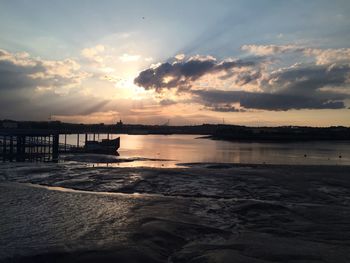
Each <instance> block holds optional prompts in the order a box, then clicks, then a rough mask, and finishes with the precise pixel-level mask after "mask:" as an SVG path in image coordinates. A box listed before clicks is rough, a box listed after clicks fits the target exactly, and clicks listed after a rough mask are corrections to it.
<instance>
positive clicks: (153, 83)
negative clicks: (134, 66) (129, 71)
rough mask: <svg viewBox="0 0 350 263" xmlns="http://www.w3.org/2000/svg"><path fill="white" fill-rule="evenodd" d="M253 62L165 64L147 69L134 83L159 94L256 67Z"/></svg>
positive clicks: (210, 60)
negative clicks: (234, 69)
mask: <svg viewBox="0 0 350 263" xmlns="http://www.w3.org/2000/svg"><path fill="white" fill-rule="evenodd" d="M254 65H255V62H253V61H242V60H235V61H221V62H217V61H216V60H214V59H212V58H206V59H190V60H188V61H186V62H174V63H169V62H165V63H162V64H160V65H159V66H157V67H156V68H149V69H146V70H144V71H142V72H140V74H139V75H138V77H137V78H135V80H134V83H135V84H136V85H138V86H141V87H143V88H145V89H154V90H156V91H157V92H159V91H161V90H162V89H163V88H176V87H178V88H184V87H185V88H186V87H187V88H189V87H190V86H191V84H192V82H193V81H195V80H197V79H199V78H200V77H202V76H204V75H207V74H213V73H219V72H226V73H227V74H231V70H232V69H233V68H241V67H251V66H254Z"/></svg>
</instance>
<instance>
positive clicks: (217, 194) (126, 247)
mask: <svg viewBox="0 0 350 263" xmlns="http://www.w3.org/2000/svg"><path fill="white" fill-rule="evenodd" d="M186 166H187V167H188V168H172V169H156V168H96V167H95V168H92V167H87V166H84V165H72V164H56V165H55V164H41V165H37V164H33V165H28V164H25V165H22V166H21V165H18V164H17V165H11V164H7V165H4V166H3V167H2V169H0V207H1V217H0V261H1V262H253V263H254V262H295V263H303V262H311V263H314V262H344V263H345V262H350V223H349V222H350V177H349V176H350V167H348V166H321V167H318V166H283V165H232V164H187V165H186Z"/></svg>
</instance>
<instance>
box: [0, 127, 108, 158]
mask: <svg viewBox="0 0 350 263" xmlns="http://www.w3.org/2000/svg"><path fill="white" fill-rule="evenodd" d="M60 135H63V136H64V137H63V142H60ZM67 135H72V133H65V132H61V133H60V132H59V131H54V130H33V129H0V161H1V160H2V161H3V162H13V161H16V162H24V161H30V162H38V161H44V162H49V161H53V162H57V161H58V157H59V154H60V153H83V152H84V151H85V149H84V145H81V143H80V136H81V135H83V136H84V135H85V144H86V142H87V141H88V139H89V137H90V135H92V138H93V141H95V140H96V139H97V140H98V139H99V138H100V134H99V133H84V134H79V133H76V136H77V141H76V144H75V145H72V144H68V143H67ZM109 138H110V134H107V139H109ZM61 139H62V138H61Z"/></svg>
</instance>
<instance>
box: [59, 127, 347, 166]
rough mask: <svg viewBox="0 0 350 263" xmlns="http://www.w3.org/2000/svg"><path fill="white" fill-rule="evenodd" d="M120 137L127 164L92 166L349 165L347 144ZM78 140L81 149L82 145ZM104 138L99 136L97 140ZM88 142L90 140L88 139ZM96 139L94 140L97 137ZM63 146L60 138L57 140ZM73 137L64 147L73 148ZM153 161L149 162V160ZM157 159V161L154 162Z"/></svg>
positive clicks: (70, 137)
mask: <svg viewBox="0 0 350 263" xmlns="http://www.w3.org/2000/svg"><path fill="white" fill-rule="evenodd" d="M118 136H120V137H121V147H120V149H119V150H118V153H119V155H120V156H119V157H116V159H123V160H127V159H135V160H134V161H127V162H118V163H117V162H114V163H109V164H106V163H98V162H96V163H94V164H91V165H94V166H109V167H140V166H147V167H178V166H177V164H178V163H191V162H203V163H210V162H213V163H256V164H262V163H266V164H306V165H350V147H349V146H350V141H334V142H329V141H324V142H319V141H318V142H289V143H271V142H266V143H260V142H227V141H217V140H210V139H198V137H200V135H126V134H122V135H113V136H111V138H116V137H118ZM84 138H85V137H84V136H83V135H81V136H80V145H83V144H84ZM104 138H107V135H100V136H99V139H104ZM90 139H92V137H91V136H90ZM96 139H97V136H96ZM60 140H61V142H62V138H61V139H60ZM76 141H77V137H76V135H69V136H67V143H70V144H76ZM149 159H152V160H149ZM156 159H158V160H156Z"/></svg>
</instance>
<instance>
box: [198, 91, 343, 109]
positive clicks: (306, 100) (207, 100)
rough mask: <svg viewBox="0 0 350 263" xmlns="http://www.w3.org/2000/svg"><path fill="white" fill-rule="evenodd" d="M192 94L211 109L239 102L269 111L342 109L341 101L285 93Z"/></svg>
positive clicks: (228, 92) (234, 92) (248, 107)
mask: <svg viewBox="0 0 350 263" xmlns="http://www.w3.org/2000/svg"><path fill="white" fill-rule="evenodd" d="M192 94H193V95H194V96H195V97H196V99H197V101H198V102H200V103H202V104H204V105H206V104H209V105H212V106H211V107H212V109H214V110H215V108H216V107H222V105H229V104H230V103H239V104H240V106H241V107H243V108H245V109H260V110H270V111H287V110H291V109H343V108H345V105H344V102H343V101H333V100H329V99H323V98H316V97H306V96H300V95H287V94H275V93H258V92H245V91H220V90H194V91H192Z"/></svg>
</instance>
